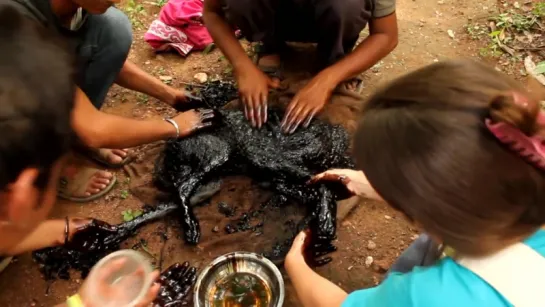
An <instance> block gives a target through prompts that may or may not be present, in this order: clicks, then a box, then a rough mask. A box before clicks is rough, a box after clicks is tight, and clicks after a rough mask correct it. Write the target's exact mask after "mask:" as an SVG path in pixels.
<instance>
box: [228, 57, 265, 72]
mask: <svg viewBox="0 0 545 307" xmlns="http://www.w3.org/2000/svg"><path fill="white" fill-rule="evenodd" d="M231 65H232V66H233V71H234V72H235V74H239V73H240V72H245V71H248V70H253V69H258V68H257V66H256V65H255V64H254V62H252V60H251V59H250V58H249V57H248V56H246V55H245V56H244V57H242V58H241V59H238V60H236V61H233V62H232V63H231Z"/></svg>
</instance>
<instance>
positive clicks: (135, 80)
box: [116, 60, 185, 106]
mask: <svg viewBox="0 0 545 307" xmlns="http://www.w3.org/2000/svg"><path fill="white" fill-rule="evenodd" d="M116 83H117V84H118V85H120V86H122V87H124V88H128V89H130V90H133V91H137V92H140V93H144V94H146V95H149V96H152V97H154V98H157V99H159V100H161V101H163V102H165V103H168V104H169V105H171V106H174V105H176V104H177V103H183V102H184V101H185V95H184V92H183V91H180V90H177V89H174V88H173V87H171V86H168V85H166V84H164V83H163V82H162V81H161V80H159V79H157V78H155V77H153V76H152V75H150V74H148V73H147V72H145V71H144V70H142V69H141V68H140V67H138V66H137V65H136V64H134V63H132V62H131V61H129V60H127V61H125V65H123V67H122V68H121V72H120V73H119V76H118V77H117V80H116Z"/></svg>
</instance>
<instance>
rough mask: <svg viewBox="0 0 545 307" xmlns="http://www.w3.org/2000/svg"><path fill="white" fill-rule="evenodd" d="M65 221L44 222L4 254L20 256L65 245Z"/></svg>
mask: <svg viewBox="0 0 545 307" xmlns="http://www.w3.org/2000/svg"><path fill="white" fill-rule="evenodd" d="M65 225H66V221H65V220H48V221H44V222H42V223H41V224H40V225H38V227H36V229H35V230H34V231H33V232H32V233H30V234H29V235H28V236H26V237H25V238H24V239H23V241H21V242H20V243H19V244H17V245H16V246H14V247H13V248H11V249H9V250H6V251H5V252H4V254H7V255H19V254H22V253H26V252H30V251H34V250H38V249H42V248H46V247H53V246H59V245H62V244H63V243H64V236H65V233H64V232H65Z"/></svg>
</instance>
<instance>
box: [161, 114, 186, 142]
mask: <svg viewBox="0 0 545 307" xmlns="http://www.w3.org/2000/svg"><path fill="white" fill-rule="evenodd" d="M162 122H163V126H165V128H166V129H165V132H164V136H165V138H171V139H172V138H179V137H180V134H181V133H182V132H181V131H180V124H178V123H177V122H176V120H174V118H170V119H169V118H165V119H164V120H163V121H162Z"/></svg>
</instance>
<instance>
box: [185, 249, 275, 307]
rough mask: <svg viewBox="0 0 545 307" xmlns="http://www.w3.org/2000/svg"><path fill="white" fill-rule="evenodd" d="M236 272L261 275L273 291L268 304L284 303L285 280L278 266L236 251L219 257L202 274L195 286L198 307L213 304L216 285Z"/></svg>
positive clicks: (265, 259) (260, 257)
mask: <svg viewBox="0 0 545 307" xmlns="http://www.w3.org/2000/svg"><path fill="white" fill-rule="evenodd" d="M233 273H250V274H253V275H255V276H256V277H258V278H260V279H261V280H262V281H263V282H264V283H265V284H266V285H267V286H268V287H269V289H270V290H271V301H270V303H269V306H267V307H281V306H282V305H283V304H284V295H285V293H284V279H283V278H282V274H280V271H279V270H278V268H277V267H276V266H275V265H274V264H273V263H272V262H271V261H270V260H269V259H267V258H265V257H263V256H261V255H258V254H255V253H250V252H233V253H229V254H225V255H223V256H220V257H218V258H216V259H215V260H214V261H212V263H210V264H209V265H207V266H206V267H205V268H204V270H203V271H202V272H201V273H200V275H199V277H198V278H197V281H196V283H195V288H194V289H193V297H194V299H193V301H194V306H195V307H212V306H214V305H213V302H212V301H211V297H210V293H212V291H214V289H215V287H216V284H217V283H218V282H220V281H222V280H224V279H225V278H226V277H228V276H230V275H231V274H233Z"/></svg>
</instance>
